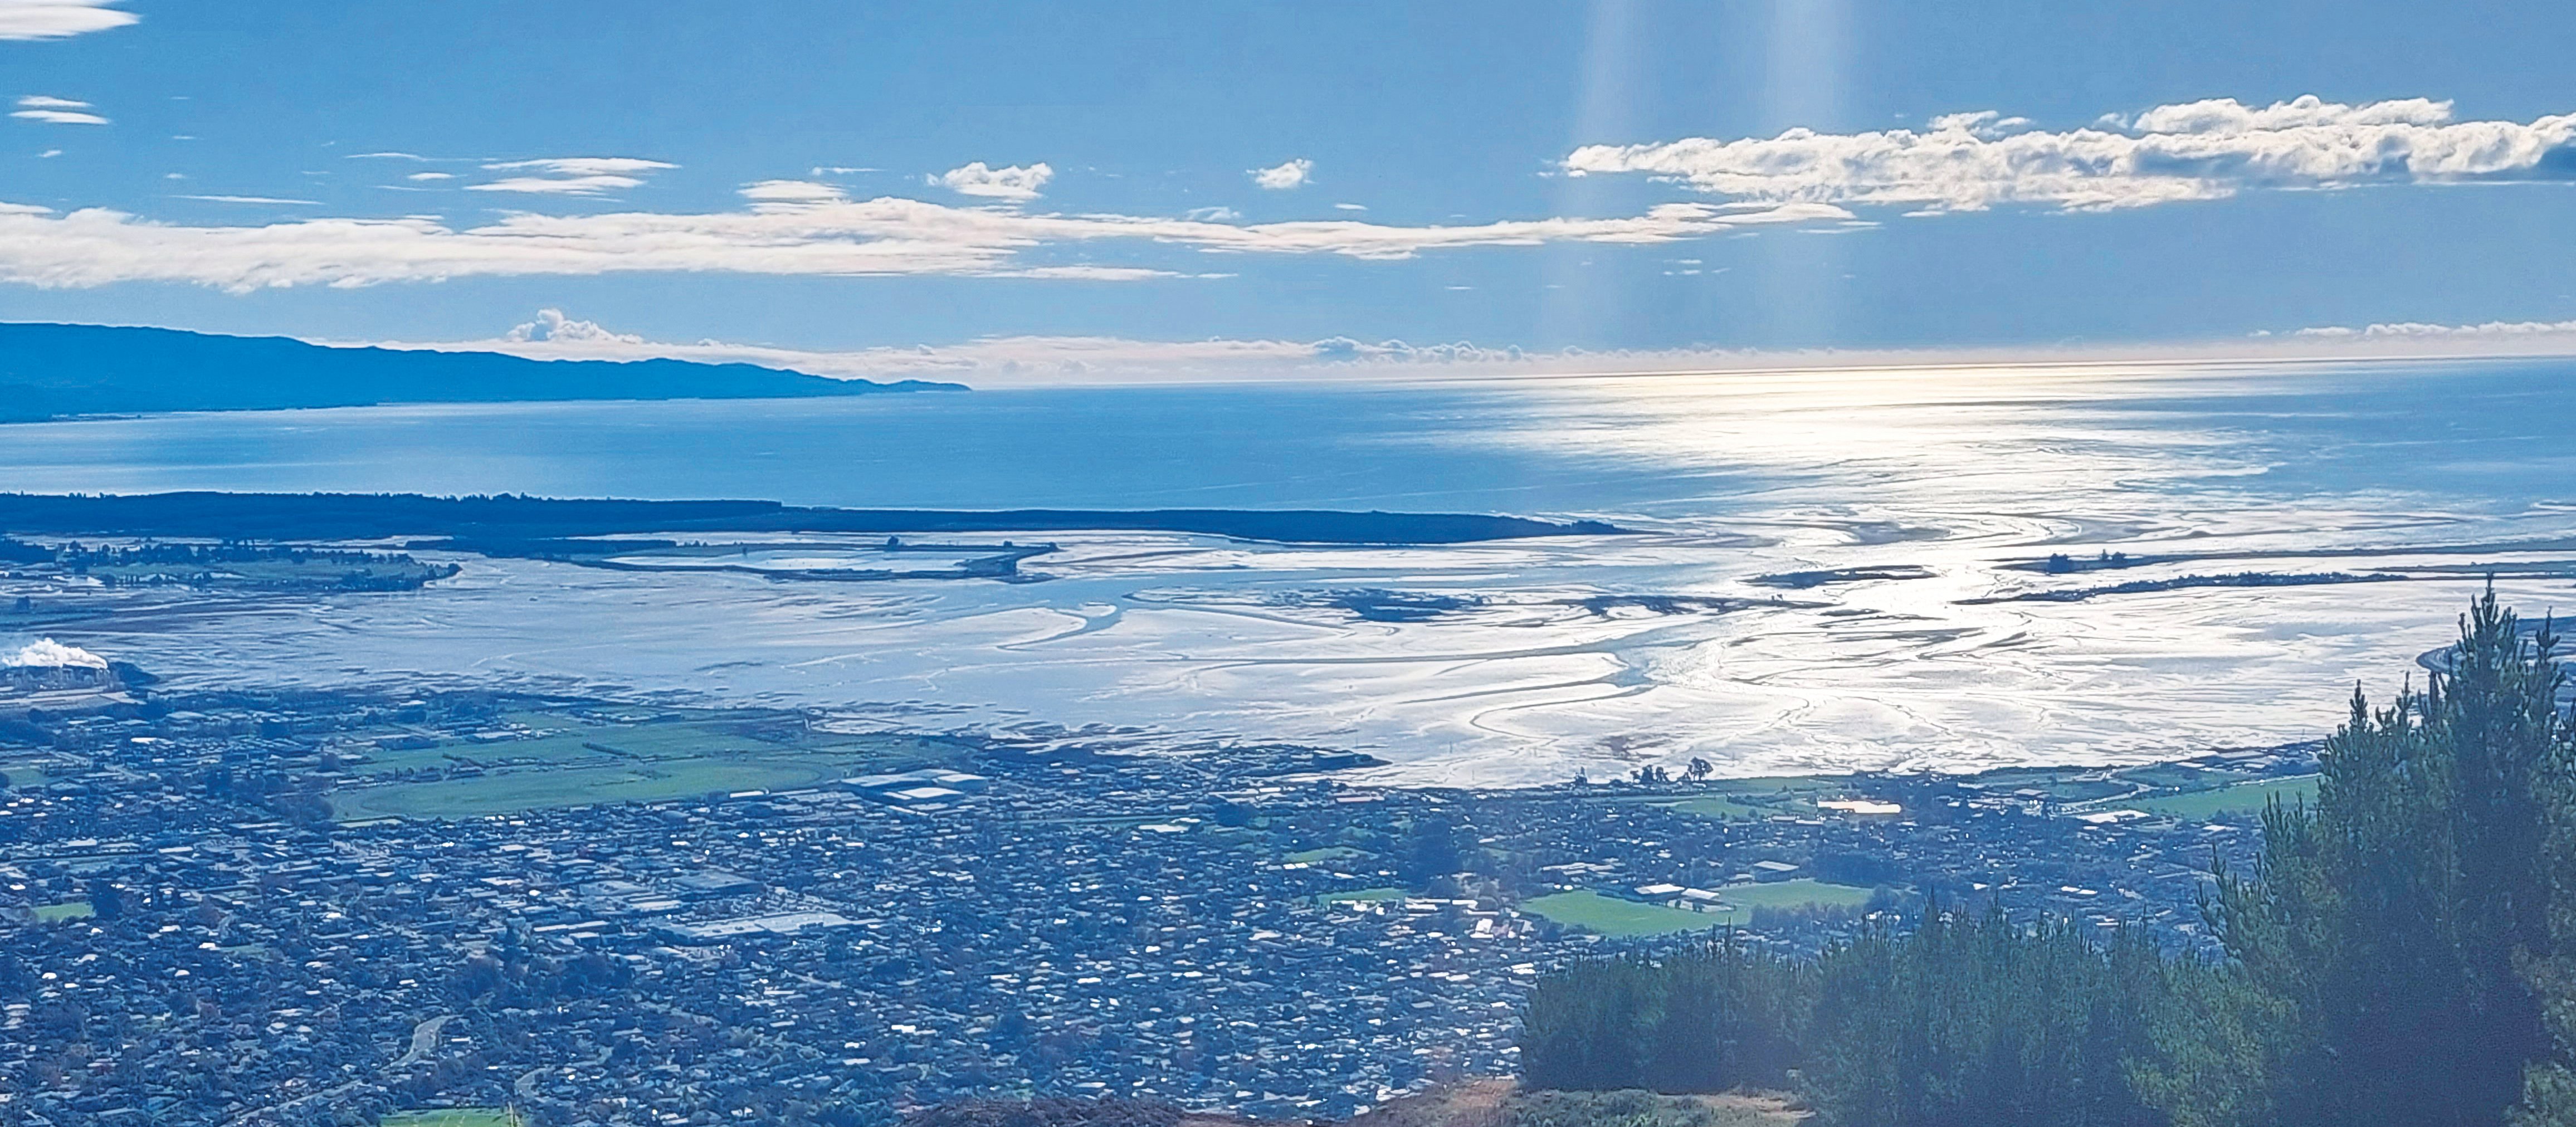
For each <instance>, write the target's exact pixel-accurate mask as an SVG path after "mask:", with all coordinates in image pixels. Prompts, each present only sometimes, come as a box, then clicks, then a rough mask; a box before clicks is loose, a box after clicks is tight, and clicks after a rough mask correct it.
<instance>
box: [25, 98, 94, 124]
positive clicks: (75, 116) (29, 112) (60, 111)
mask: <svg viewBox="0 0 2576 1127" xmlns="http://www.w3.org/2000/svg"><path fill="white" fill-rule="evenodd" d="M96 109H97V107H95V106H92V105H90V104H89V103H87V102H76V101H73V100H72V99H70V98H55V97H50V96H47V95H44V94H29V95H27V96H26V97H23V98H20V99H18V108H17V109H16V110H15V111H13V112H12V113H10V115H9V116H11V117H14V118H20V119H23V120H26V121H41V122H44V123H46V124H48V125H106V124H108V120H107V119H106V118H105V117H102V116H100V115H99V114H98V113H96V112H94V111H95V110H96Z"/></svg>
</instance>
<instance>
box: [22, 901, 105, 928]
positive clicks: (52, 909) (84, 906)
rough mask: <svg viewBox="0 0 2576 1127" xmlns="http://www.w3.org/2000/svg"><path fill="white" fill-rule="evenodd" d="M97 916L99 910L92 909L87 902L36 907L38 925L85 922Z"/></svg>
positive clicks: (68, 902) (64, 902)
mask: <svg viewBox="0 0 2576 1127" xmlns="http://www.w3.org/2000/svg"><path fill="white" fill-rule="evenodd" d="M97 914H98V910H97V909H95V908H92V907H90V906H89V901H87V900H65V901H63V902H62V903H60V904H40V905H37V906H36V922H37V923H47V924H49V923H59V922H61V921H64V920H85V919H88V918H90V917H91V916H94V915H97Z"/></svg>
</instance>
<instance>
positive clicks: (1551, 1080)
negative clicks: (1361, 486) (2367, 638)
mask: <svg viewBox="0 0 2576 1127" xmlns="http://www.w3.org/2000/svg"><path fill="white" fill-rule="evenodd" d="M2557 645H2558V639H2557V637H2556V636H2555V634H2554V632H2553V631H2552V630H2550V629H2549V628H2548V626H2547V625H2546V624H2543V625H2542V626H2541V627H2540V628H2539V629H2537V630H2532V629H2529V628H2527V627H2526V626H2525V624H2523V623H2521V622H2519V621H2517V620H2516V618H2515V616H2514V615H2513V613H2512V612H2510V611H2507V610H2505V609H2504V608H2503V607H2502V606H2501V605H2499V604H2498V602H2497V601H2496V599H2495V596H2494V594H2493V593H2492V592H2489V593H2488V594H2487V595H2486V596H2485V597H2484V598H2482V599H2480V600H2478V601H2477V602H2476V603H2475V604H2474V605H2473V606H2472V608H2471V610H2470V613H2469V614H2468V615H2467V616H2466V617H2465V618H2464V619H2463V620H2462V622H2461V632H2460V642H2459V645H2458V646H2457V647H2456V648H2455V649H2454V650H2452V651H2451V653H2450V659H2449V662H2448V668H2447V670H2446V671H2445V672H2443V673H2441V674H2437V675H2435V676H2434V677H2432V678H2431V679H2430V681H2429V682H2428V684H2427V685H2426V687H2425V688H2424V690H2423V691H2421V692H2416V691H2413V690H2411V689H2410V690H2408V691H2406V692H2403V693H2401V694H2399V696H2398V697H2397V699H2396V700H2395V701H2394V702H2393V703H2391V704H2389V705H2387V706H2385V707H2377V708H2374V707H2372V706H2371V704H2370V703H2369V702H2368V701H2367V700H2365V699H2363V698H2362V697H2361V696H2360V695H2359V694H2358V693H2356V694H2355V696H2354V698H2353V702H2352V711H2351V715H2350V717H2349V718H2348V719H2347V720H2346V721H2345V723H2344V725H2343V727H2342V728H2341V729H2340V730H2339V731H2338V732H2337V733H2336V735H2335V736H2334V738H2333V739H2332V740H2331V741H2329V742H2328V744H2327V747H2326V750H2325V751H2324V753H2323V754H2322V756H2321V759H2320V768H2319V770H2320V775H2321V778H2320V780H2319V786H2318V797H2317V803H2316V805H2315V806H2314V807H2313V808H2310V807H2307V806H2305V805H2304V804H2302V805H2294V806H2283V805H2280V804H2279V803H2277V802H2276V803H2275V804H2274V805H2273V806H2272V808H2271V809H2270V810H2268V811H2267V812H2266V814H2265V818H2264V830H2265V838H2264V851H2263V854H2262V857H2261V859H2260V860H2259V862H2258V863H2257V865H2256V867H2255V869H2254V871H2252V872H2250V873H2233V872H2228V871H2225V870H2224V869H2219V870H2217V871H2215V872H2213V874H2212V876H2213V878H2214V879H2213V882H2212V891H2211V892H2210V894H2209V895H2208V896H2207V897H2206V898H2205V900H2204V902H2203V906H2202V907H2203V912H2204V914H2205V915H2206V916H2207V918H2208V921H2209V923H2210V925H2211V927H2212V929H2213V932H2214V934H2215V935H2216V937H2217V939H2218V940H2219V944H2220V947H2221V948H2222V950H2223V951H2224V955H2223V957H2220V958H2195V957H2188V956H2184V957H2172V956H2166V955H2162V954H2160V953H2159V952H2157V951H2156V950H2155V949H2154V948H2152V947H2151V946H2150V945H2149V944H2148V943H2147V942H2146V941H2145V939H2144V938H2143V937H2142V936H2141V935H2139V934H2137V933H2135V932H2132V931H2129V930H2127V929H2121V930H2119V931H2117V932H2115V933H2114V934H2111V935H2108V936H2100V935H2094V934H2089V933H2088V932H2089V930H2091V929H2080V928H2079V927H2078V926H2077V925H2074V924H2069V923H2054V922H2044V923H2029V922H2018V921H2012V920H2007V919H2005V918H2003V917H2002V916H2001V915H1999V914H1996V913H1993V912H1988V913H1983V914H1979V913H1974V912H1964V911H1957V910H1949V911H1945V910H1943V908H1942V907H1941V906H1939V905H1938V904H1935V905H1933V906H1931V907H1929V908H1927V909H1926V911H1925V912H1924V914H1923V916H1922V917H1921V918H1920V920H1918V921H1917V922H1916V923H1915V924H1914V926H1912V927H1910V928H1904V929H1897V928H1879V929H1875V930H1872V931H1870V932H1868V933H1866V934H1864V935H1862V936H1861V937H1859V938H1857V939H1854V940H1852V941H1850V942H1848V943H1845V944H1842V945H1839V946H1837V947H1835V948H1833V949H1831V950H1828V951H1826V952H1824V953H1823V954H1822V955H1820V956H1818V957H1816V958H1814V959H1811V960H1784V959H1776V958H1770V957H1766V956H1762V955H1758V954H1753V953H1749V952H1747V951H1745V950H1743V949H1741V948H1739V947H1736V946H1734V945H1732V944H1729V943H1726V942H1718V943H1713V944H1711V945H1709V946H1706V947H1704V948H1701V949H1697V950H1693V951H1688V952H1684V953H1682V954H1679V955H1674V956H1667V957H1661V958H1652V959H1650V958H1646V957H1641V956H1630V957H1622V958H1615V959H1608V960H1602V961H1598V962H1593V963H1587V964H1583V965H1579V966H1575V967H1572V968H1568V969H1567V970H1566V971H1564V972H1562V973H1560V974H1557V975H1555V976H1553V977H1551V978H1549V979H1548V980H1546V981H1544V982H1542V983H1541V984H1540V985H1539V987H1538V989H1537V990H1535V991H1534V992H1533V993H1532V995H1531V997H1530V1000H1529V1003H1528V1008H1527V1012H1526V1014H1525V1021H1524V1029H1523V1033H1522V1040H1521V1046H1522V1068H1523V1072H1524V1079H1525V1080H1526V1081H1527V1082H1528V1083H1529V1084H1530V1085H1531V1086H1533V1087H1551V1088H1577V1089H1610V1088H1623V1087H1645V1088H1655V1089H1659V1090H1664V1091H1676V1092H1681V1091H1718V1090H1724V1089H1727V1088H1733V1087H1785V1088H1790V1089H1793V1090H1795V1091H1797V1092H1798V1093H1799V1094H1800V1095H1801V1096H1802V1097H1803V1098H1804V1099H1805V1100H1806V1101H1807V1102H1808V1103H1809V1104H1810V1105H1811V1106H1812V1107H1814V1108H1815V1110H1816V1112H1817V1116H1818V1119H1819V1121H1820V1122H1821V1123H1823V1124H1826V1125H1852V1127H1950V1125H1959V1127H1966V1125H1969V1124H1976V1125H1994V1127H2009V1125H2032V1127H2039V1125H2049V1127H2056V1125H2067V1127H2130V1125H2136V1127H2161V1125H2171V1127H2329V1125H2332V1127H2576V1067H2571V1065H2572V1064H2576V716H2571V715H2570V714H2569V713H2568V712H2567V711H2564V710H2562V709H2561V708H2560V707H2559V704H2558V700H2559V696H2560V692H2561V690H2562V688H2564V686H2565V683H2566V682H2565V675H2564V673H2563V672H2562V671H2561V669H2560V667H2559V662H2558V659H2557Z"/></svg>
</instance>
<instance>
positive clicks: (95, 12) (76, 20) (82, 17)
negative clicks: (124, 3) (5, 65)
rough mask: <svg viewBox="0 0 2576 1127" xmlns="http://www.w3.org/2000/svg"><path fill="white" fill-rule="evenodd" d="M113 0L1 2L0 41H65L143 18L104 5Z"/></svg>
mask: <svg viewBox="0 0 2576 1127" xmlns="http://www.w3.org/2000/svg"><path fill="white" fill-rule="evenodd" d="M111 2H112V0H0V40H8V39H18V40H27V39H68V38H71V37H72V36H75V35H86V34H88V33H90V32H93V31H106V30H108V29H109V28H117V27H124V26H125V25H127V24H130V23H133V22H135V21H137V20H140V19H142V18H143V17H141V16H138V15H135V14H134V13H132V12H120V11H117V10H116V9H114V8H110V7H108V6H107V5H108V4H109V3H111Z"/></svg>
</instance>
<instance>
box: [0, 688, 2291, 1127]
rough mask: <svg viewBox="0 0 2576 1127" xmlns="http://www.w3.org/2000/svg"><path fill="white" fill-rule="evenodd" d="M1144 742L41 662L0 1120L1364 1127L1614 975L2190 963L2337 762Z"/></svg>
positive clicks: (10, 951)
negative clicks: (2036, 946) (2288, 808)
mask: <svg viewBox="0 0 2576 1127" xmlns="http://www.w3.org/2000/svg"><path fill="white" fill-rule="evenodd" d="M46 647H50V648H46ZM1130 735H1131V734H1129V733H1121V732H1112V731H1068V730H1050V729H1039V730H1027V731H1014V732H1010V733H995V732H975V733H936V734H925V733H920V732H907V731H904V730H901V729H900V728H898V727H895V726H890V725H888V724H886V723H883V722H871V721H866V720H865V719H864V718H854V717H845V716H837V715H832V714H828V713H823V712H795V711H785V710H774V709H772V710H751V709H711V708H705V707H699V706H686V705H673V704H660V703H650V702H635V701H607V700H590V699H580V698H571V697H547V696H534V695H527V694H516V693H508V692H498V691H472V690H457V689H445V690H441V691H436V692H429V691H423V692H419V693H417V694H413V695H402V694H396V693H385V692H357V691H335V692H322V691H304V690H298V691H283V690H281V691H276V692H254V691H231V692H205V691H191V692H185V693H177V692H163V691H156V690H155V689H154V688H153V687H152V680H151V675H150V674H149V673H148V672H145V671H143V670H140V669H136V668H134V667H132V666H126V665H122V664H118V663H112V662H109V661H107V660H105V659H102V658H98V657H95V656H93V655H90V654H88V653H86V652H85V651H81V650H78V649H76V648H74V647H68V646H59V645H55V644H53V643H43V644H42V645H41V646H30V647H28V648H27V649H26V650H24V651H22V652H20V653H19V654H18V656H17V657H16V658H15V659H14V660H13V661H11V662H10V663H9V664H7V665H0V775H5V776H6V789H5V790H4V791H0V1124H6V1125H10V1127H17V1125H28V1127H36V1125H49V1127H51V1125H59V1127H72V1125H82V1127H87V1125H105V1124H236V1123H254V1122H294V1123H346V1124H374V1123H376V1122H377V1121H378V1120H379V1118H381V1117H384V1116H387V1115H391V1114H399V1113H403V1112H407V1111H413V1110H416V1109H435V1108H481V1109H506V1110H507V1113H508V1114H509V1115H510V1116H512V1117H515V1118H518V1119H519V1120H520V1121H523V1122H531V1123H546V1124H560V1125H607V1124H620V1125H626V1124H633V1125H647V1124H651V1125H664V1124H667V1125H682V1124H689V1125H700V1124H718V1123H723V1124H735V1123H758V1124H804V1123H819V1124H858V1123H873V1122H880V1121H884V1120H886V1119H888V1118H889V1117H891V1116H893V1115H895V1114H899V1113H901V1112H902V1111H904V1110H905V1109H908V1108H917V1107H922V1106H925V1105H930V1104H935V1103H938V1102H941V1101H944V1100H950V1099H956V1098H964V1097H985V1096H1004V1097H1010V1096H1027V1095H1073V1096H1085V1095H1090V1096H1120V1097H1139V1098H1155V1099H1161V1100H1168V1101H1172V1102H1175V1103H1178V1104H1180V1105H1183V1106H1187V1107H1194V1108H1208V1109H1224V1110H1228V1111H1232V1112H1237V1113H1241V1114H1245V1115H1249V1116H1255V1117H1260V1118H1277V1119H1305V1120H1317V1119H1327V1118H1339V1117H1345V1116H1348V1115H1351V1114H1353V1113H1355V1112H1359V1111H1363V1110H1365V1109H1367V1108H1369V1107H1372V1106H1375V1105H1378V1104H1380V1103H1383V1102H1384V1101H1386V1100H1388V1099H1390V1098H1393V1097H1395V1096H1398V1095H1400V1094H1403V1093H1406V1092H1409V1091H1414V1090H1418V1089H1420V1088H1422V1087H1424V1086H1426V1085H1431V1084H1434V1083H1438V1082H1441V1081H1446V1080H1453V1079H1458V1078H1463V1077H1473V1076H1483V1075H1507V1074H1509V1073H1511V1072H1512V1070H1513V1068H1514V1055H1515V1052H1516V1050H1515V1045H1514V1041H1515V1036H1516V1030H1517V1021H1518V1007H1519V1005H1520V1002H1521V999H1522V997H1523V996H1524V994H1525V992H1526V990H1527V988H1528V986H1529V984H1530V983H1532V982H1533V981H1535V980H1536V979H1537V978H1538V976H1540V975H1541V974H1543V973H1545V972H1546V971H1547V970H1548V969H1550V968H1552V967H1555V966H1558V965H1561V964H1563V963H1564V962H1566V961H1567V960H1569V959H1573V958H1577V957H1581V956H1584V955H1588V954H1597V953H1600V952H1604V951H1611V950H1645V951H1652V950H1656V949H1660V948H1667V947H1670V946H1672V945H1677V944H1689V943H1710V942H1720V943H1739V944H1748V945H1754V946H1759V947H1768V948H1774V949H1777V950H1780V951H1783V952H1797V951H1813V950H1816V949H1818V948H1820V947H1822V946H1824V945H1827V944H1830V943H1833V942H1835V941H1837V940H1838V939H1839V938H1842V937H1846V936H1849V935H1851V934H1853V933H1854V931H1855V929H1859V928H1865V927H1871V926H1877V925H1878V924H1881V923H1885V922H1888V921H1891V920H1895V919H1898V918H1901V916H1900V915H1898V914H1902V913H1913V912H1921V911H1925V910H1927V906H1929V907H1931V908H1933V909H1934V910H1948V909H1950V908H1953V907H1978V908H1982V906H1984V905H1988V904H1992V905H1996V906H2000V907H2001V908H2002V909H2003V910H2005V911H2006V912H2008V913H2012V914H2014V915H2015V916H2018V917H2024V918H2033V919H2036V918H2041V917H2057V918H2066V919H2073V920H2078V921H2085V922H2089V923H2090V924H2092V925H2096V926H2100V927H2105V928H2109V927H2117V926H2135V927H2139V928H2142V929H2144V931H2145V932H2146V933H2147V934H2149V935H2151V936H2153V937H2154V938H2155V939H2156V940H2157V941H2158V942H2160V943H2162V944H2164V945H2166V946H2168V947H2174V948H2190V947H2198V946H2204V945H2206V943H2207V942H2208V937H2207V935H2206V932H2205V929H2204V927H2203V923H2202V920H2201V916H2200V912H2199V909H2198V907H2197V905H2196V901H2197V899H2198V898H2199V897H2200V896H2201V895H2202V893H2203V890H2204V889H2205V887H2206V884H2207V876H2206V874H2207V873H2208V871H2209V869H2210V867H2211V865H2212V864H2213V863H2214V862H2224V863H2229V864H2233V865H2237V866H2242V865H2244V864H2245V863H2246V862H2247V861H2248V860H2249V859H2250V856H2251V853H2252V851H2253V850H2254V849H2255V848H2256V847H2257V846H2258V844H2259V840H2260V830H2259V824H2258V819H2259V812H2260V808H2261V805H2262V803H2263V802H2264V801H2268V800H2271V799H2273V798H2278V797H2284V796H2291V797H2294V796H2296V795H2297V794H2299V793H2300V792H2301V788H2303V787H2312V785H2313V776H2312V772H2313V770H2314V764H2313V749H2295V748H2294V749H2272V750H2238V751H2214V752H2213V753H2211V754H2210V755H2208V756H2206V757H2204V758H2202V759H2199V760H2195V761H2191V762H2187V763H2179V764H2162V765H2156V766H2150V767H2139V768H2131V769H2125V770H2119V769H2109V768H2101V769H2077V768H2069V769H2064V770H2056V771H2041V770H2022V771H2012V772H1994V773H1989V774H1986V775H1978V776H1928V775H1911V776H1908V775H1882V776H1847V777H1817V778H1797V779H1723V778H1718V777H1715V775H1714V774H1713V772H1711V771H1710V770H1709V769H1708V767H1707V765H1705V764H1693V765H1692V767H1691V768H1690V769H1689V770H1686V771H1682V772H1672V771H1669V770H1667V769H1665V768H1662V767H1659V766H1652V765H1640V766H1639V767H1637V768H1636V769H1635V770H1634V772H1633V773H1632V774H1629V775H1624V776H1621V777H1618V778H1596V779H1590V780H1569V781H1567V782H1564V783H1561V784H1557V785H1551V786H1544V787H1534V788H1522V789H1509V790H1462V789H1427V788H1400V787H1392V786H1383V785H1378V784H1374V783H1372V782H1371V775H1372V772H1371V768H1372V767H1373V766H1376V765H1377V761H1375V760H1373V759H1371V758H1369V757H1368V756H1366V755H1363V754H1357V753H1352V752H1347V751H1340V750H1334V749H1314V748H1301V747H1269V746H1262V747H1252V746H1231V745H1211V746H1205V747H1197V748H1192V749H1187V750H1173V749H1169V748H1157V749H1155V750H1152V751H1138V750H1136V749H1135V747H1133V746H1132V744H1133V740H1132V739H1131V738H1130Z"/></svg>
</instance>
